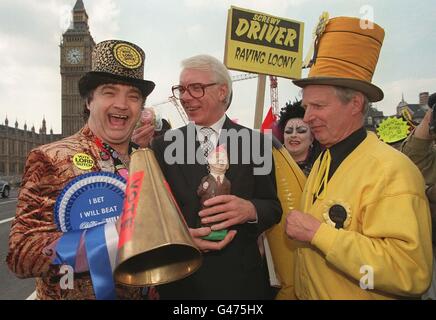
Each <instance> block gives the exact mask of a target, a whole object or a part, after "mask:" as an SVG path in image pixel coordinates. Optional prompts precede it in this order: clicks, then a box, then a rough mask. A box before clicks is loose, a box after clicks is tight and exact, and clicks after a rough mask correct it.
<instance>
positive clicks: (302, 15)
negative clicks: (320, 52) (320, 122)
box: [0, 0, 436, 133]
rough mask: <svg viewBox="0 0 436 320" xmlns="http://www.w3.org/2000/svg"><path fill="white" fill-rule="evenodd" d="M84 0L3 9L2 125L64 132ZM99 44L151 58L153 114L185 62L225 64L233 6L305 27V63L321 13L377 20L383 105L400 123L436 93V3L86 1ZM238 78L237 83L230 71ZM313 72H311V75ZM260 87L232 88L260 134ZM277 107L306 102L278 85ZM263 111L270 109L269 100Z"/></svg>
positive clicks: (243, 115) (242, 114)
mask: <svg viewBox="0 0 436 320" xmlns="http://www.w3.org/2000/svg"><path fill="white" fill-rule="evenodd" d="M75 2H76V0H38V1H37V0H1V2H0V56H1V57H2V62H1V63H0V74H1V77H0V96H1V102H0V123H4V119H5V117H6V114H7V116H8V119H9V123H10V125H11V123H12V124H13V123H14V122H15V120H18V122H19V127H20V128H22V127H23V125H24V122H26V123H27V125H28V127H31V126H32V125H34V126H35V127H36V129H37V130H38V128H39V126H40V124H41V120H42V115H45V118H46V120H47V125H48V127H49V128H53V130H54V132H55V133H58V132H60V130H61V90H60V88H61V82H60V81H61V78H60V74H59V60H60V58H59V44H60V40H61V35H62V33H63V32H64V31H65V30H66V29H67V27H68V23H69V18H70V10H71V8H72V7H73V6H74V4H75ZM84 4H85V7H86V9H87V12H88V15H89V18H90V29H91V33H92V35H93V37H94V40H95V41H96V42H99V41H102V40H106V39H125V40H129V41H132V42H134V43H137V44H139V45H140V46H141V47H142V48H143V49H144V50H145V52H146V55H147V57H146V66H145V74H146V78H147V79H151V80H153V81H155V82H156V85H157V86H156V89H155V91H154V92H153V93H152V95H151V96H150V97H149V99H148V101H147V105H152V104H156V103H159V102H162V101H165V100H166V99H167V97H168V96H169V95H170V88H171V86H172V85H173V84H176V83H177V81H178V75H179V71H180V61H181V60H182V59H184V58H187V57H190V56H193V55H196V54H200V53H207V54H211V55H213V56H215V57H217V58H218V59H221V60H222V59H223V56H224V44H225V31H226V21H227V10H228V9H229V8H230V6H231V5H235V6H239V7H242V8H247V9H252V10H256V11H261V12H264V13H267V14H271V15H275V16H279V17H284V18H288V19H294V20H298V21H302V22H304V23H305V34H304V54H303V56H305V53H306V51H307V50H308V48H309V44H310V40H311V35H312V30H313V28H314V26H315V24H316V22H317V21H318V17H319V15H320V14H321V13H322V11H328V12H329V14H330V16H331V17H335V16H355V17H368V16H369V17H373V20H374V21H375V22H376V23H378V24H379V25H380V26H382V27H383V28H384V29H385V33H386V35H385V40H384V44H383V48H382V50H381V54H380V59H379V63H378V66H377V69H376V71H375V75H374V78H373V83H374V84H376V85H378V86H379V87H381V88H382V89H383V91H384V92H385V99H384V100H383V101H381V102H379V103H376V104H375V106H376V107H377V108H378V109H379V110H382V111H384V112H385V114H388V115H389V114H393V113H394V112H395V107H396V105H397V104H398V102H399V101H400V100H401V95H402V93H404V97H405V100H406V101H407V102H409V103H418V95H419V93H420V92H422V91H429V92H430V94H431V93H432V92H435V91H436V26H435V23H434V17H435V16H436V3H435V2H434V1H432V0H422V1H415V2H414V3H413V5H412V4H411V2H410V1H408V2H406V1H404V0H400V1H398V0H397V1H394V0H384V1H381V0H379V1H369V0H366V1H346V0H336V1H321V0H274V1H272V0H267V1H260V0H257V1H256V0H254V1H249V0H240V1H230V0H147V1H143V0H84ZM232 74H237V73H236V72H232ZM304 75H305V73H303V76H304ZM256 86H257V80H255V79H251V80H246V81H240V82H236V83H234V100H233V103H232V106H231V107H230V109H229V115H230V117H231V118H237V119H239V122H240V123H241V124H244V125H246V126H249V127H252V125H253V119H254V106H255V100H256ZM278 91H279V103H280V105H284V104H285V102H286V101H287V100H289V99H292V100H293V99H294V97H298V96H299V89H298V88H297V87H295V86H294V85H293V84H292V83H291V81H290V80H289V79H279V85H278ZM265 100H266V101H265V110H266V109H267V107H268V105H269V103H270V102H269V101H270V96H269V88H267V90H266V95H265ZM157 110H158V112H160V113H161V114H162V116H164V117H166V118H169V119H170V121H171V122H172V123H173V125H174V126H177V125H180V124H181V120H180V119H179V117H178V114H177V112H176V110H175V109H174V107H172V106H171V105H170V104H163V105H160V106H159V107H158V108H157Z"/></svg>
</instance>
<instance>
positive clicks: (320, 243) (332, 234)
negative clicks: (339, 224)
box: [311, 223, 339, 255]
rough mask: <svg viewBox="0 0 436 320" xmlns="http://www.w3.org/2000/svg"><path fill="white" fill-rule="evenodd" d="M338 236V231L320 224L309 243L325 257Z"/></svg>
mask: <svg viewBox="0 0 436 320" xmlns="http://www.w3.org/2000/svg"><path fill="white" fill-rule="evenodd" d="M338 234H339V230H337V229H335V228H333V227H332V226H329V225H328V224H326V223H321V225H320V227H319V229H318V231H317V232H316V233H315V235H314V237H313V239H312V241H311V244H312V245H314V246H315V247H317V248H318V249H320V250H321V251H322V252H323V253H324V254H325V255H327V253H328V252H329V251H330V250H331V247H332V246H333V243H334V242H335V241H336V237H337V236H338Z"/></svg>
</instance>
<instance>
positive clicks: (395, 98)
mask: <svg viewBox="0 0 436 320" xmlns="http://www.w3.org/2000/svg"><path fill="white" fill-rule="evenodd" d="M380 87H381V88H382V90H383V92H384V93H385V98H384V99H383V100H382V101H381V102H378V103H376V104H375V106H376V107H377V108H378V109H379V110H380V111H383V112H384V114H385V115H392V114H395V113H396V107H397V105H398V103H399V102H400V101H401V96H402V95H403V94H404V100H405V101H406V102H408V103H412V104H415V103H419V93H420V92H429V93H430V94H432V93H433V92H434V91H435V89H436V78H421V79H419V78H410V79H401V80H395V81H392V82H388V83H385V84H383V85H382V86H380Z"/></svg>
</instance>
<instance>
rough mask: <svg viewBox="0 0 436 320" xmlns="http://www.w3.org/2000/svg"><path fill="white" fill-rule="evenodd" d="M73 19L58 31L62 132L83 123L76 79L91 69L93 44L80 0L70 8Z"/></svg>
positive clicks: (71, 132) (73, 131) (86, 15)
mask: <svg viewBox="0 0 436 320" xmlns="http://www.w3.org/2000/svg"><path fill="white" fill-rule="evenodd" d="M72 13H73V21H72V23H71V25H70V27H69V28H68V30H67V31H66V32H65V33H64V34H63V35H62V43H61V45H60V48H61V78H62V80H61V81H62V136H64V137H66V136H69V135H72V134H74V133H76V132H77V131H78V130H79V129H80V128H81V127H82V126H83V124H84V121H83V105H84V101H83V99H82V98H81V97H80V94H79V89H78V82H79V79H80V78H81V77H82V76H83V75H84V74H85V73H86V72H88V71H90V70H91V52H92V49H93V48H94V46H95V42H94V39H93V38H92V36H91V33H90V32H89V26H88V14H87V13H86V10H85V6H84V5H83V1H82V0H77V2H76V4H75V5H74V8H73V11H72Z"/></svg>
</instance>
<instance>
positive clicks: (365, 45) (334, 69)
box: [293, 17, 385, 102]
mask: <svg viewBox="0 0 436 320" xmlns="http://www.w3.org/2000/svg"><path fill="white" fill-rule="evenodd" d="M360 22H361V20H360V19H358V18H351V17H337V18H333V19H330V20H329V21H328V23H327V26H326V28H325V31H324V32H323V33H322V35H321V38H320V39H319V43H318V48H317V54H316V56H315V57H314V64H313V66H312V67H311V69H310V72H309V76H308V77H307V78H305V79H300V80H294V81H293V83H294V84H295V85H297V86H299V87H301V88H303V87H305V86H307V85H309V84H321V85H332V86H341V87H346V88H351V89H354V90H357V91H360V92H362V93H364V94H365V95H366V96H367V97H368V99H369V101H371V102H375V101H380V100H382V99H383V91H382V90H381V89H380V88H379V87H377V86H375V85H373V84H372V83H371V80H372V76H373V74H374V70H375V67H376V65H377V61H378V57H379V54H380V49H381V46H382V43H383V39H384V35H385V33H384V30H383V29H382V28H381V27H380V26H379V25H377V24H375V23H372V24H371V25H366V27H367V28H366V29H363V28H362V27H361V23H360Z"/></svg>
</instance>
